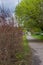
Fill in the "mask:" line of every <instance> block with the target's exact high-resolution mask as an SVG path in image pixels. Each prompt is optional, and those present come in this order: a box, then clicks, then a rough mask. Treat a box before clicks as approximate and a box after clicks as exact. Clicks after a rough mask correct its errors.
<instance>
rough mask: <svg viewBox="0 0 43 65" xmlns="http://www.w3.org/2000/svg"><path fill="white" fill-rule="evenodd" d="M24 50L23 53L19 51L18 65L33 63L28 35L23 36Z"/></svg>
mask: <svg viewBox="0 0 43 65" xmlns="http://www.w3.org/2000/svg"><path fill="white" fill-rule="evenodd" d="M22 46H23V50H22V52H21V53H18V54H17V55H16V56H17V57H18V59H19V60H20V61H19V64H17V65H31V62H32V61H31V60H32V53H31V49H30V47H29V44H28V41H27V39H26V35H24V36H23V44H22Z"/></svg>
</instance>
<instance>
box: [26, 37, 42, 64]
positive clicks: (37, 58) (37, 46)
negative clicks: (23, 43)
mask: <svg viewBox="0 0 43 65" xmlns="http://www.w3.org/2000/svg"><path fill="white" fill-rule="evenodd" d="M27 39H28V40H29V45H30V47H31V48H32V52H33V64H32V65H43V41H39V40H38V41H37V40H35V39H34V38H32V36H27ZM31 40H33V41H31ZM34 40H35V41H34Z"/></svg>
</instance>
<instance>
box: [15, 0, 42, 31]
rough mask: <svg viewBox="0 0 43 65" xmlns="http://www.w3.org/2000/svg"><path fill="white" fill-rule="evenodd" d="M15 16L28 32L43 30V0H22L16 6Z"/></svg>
mask: <svg viewBox="0 0 43 65" xmlns="http://www.w3.org/2000/svg"><path fill="white" fill-rule="evenodd" d="M15 15H16V17H17V19H18V21H19V24H21V26H23V27H24V28H26V29H27V30H30V31H31V30H34V28H38V29H41V30H43V0H34V1H33V0H22V1H21V2H20V3H19V5H18V6H16V9H15ZM22 24H23V25H22Z"/></svg>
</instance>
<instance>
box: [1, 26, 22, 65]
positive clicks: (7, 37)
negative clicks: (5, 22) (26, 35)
mask: <svg viewBox="0 0 43 65" xmlns="http://www.w3.org/2000/svg"><path fill="white" fill-rule="evenodd" d="M22 36H23V32H22V28H20V27H19V28H17V27H10V26H0V65H14V64H15V62H17V61H18V56H17V55H18V53H21V52H22V51H23V47H22ZM19 57H20V56H19Z"/></svg>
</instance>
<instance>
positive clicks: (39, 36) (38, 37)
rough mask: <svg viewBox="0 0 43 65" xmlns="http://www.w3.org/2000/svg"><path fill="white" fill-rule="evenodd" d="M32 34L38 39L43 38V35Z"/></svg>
mask: <svg viewBox="0 0 43 65" xmlns="http://www.w3.org/2000/svg"><path fill="white" fill-rule="evenodd" d="M32 36H33V37H34V38H36V39H40V40H43V35H35V34H32Z"/></svg>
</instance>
